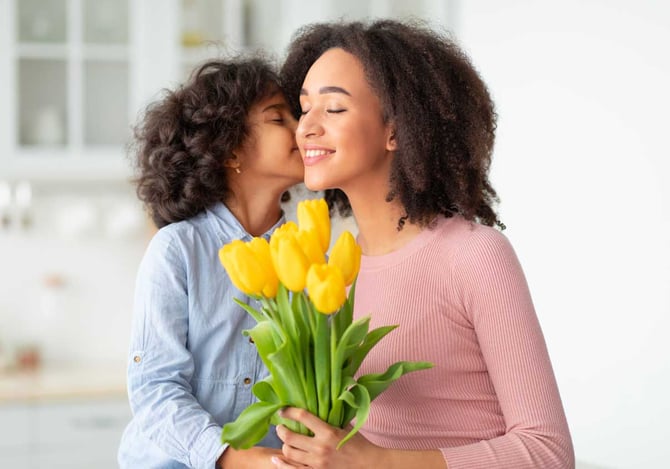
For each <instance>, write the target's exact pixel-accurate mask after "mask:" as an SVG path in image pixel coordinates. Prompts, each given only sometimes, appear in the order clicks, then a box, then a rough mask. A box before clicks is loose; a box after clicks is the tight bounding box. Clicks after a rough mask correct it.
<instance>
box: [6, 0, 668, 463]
mask: <svg viewBox="0 0 670 469" xmlns="http://www.w3.org/2000/svg"><path fill="white" fill-rule="evenodd" d="M339 17H345V18H349V19H354V18H371V17H396V18H406V17H418V18H422V19H424V20H426V21H428V22H429V23H430V24H431V25H432V26H434V27H436V28H440V29H444V30H449V31H451V32H453V34H454V35H455V37H456V39H457V40H458V41H459V42H460V43H461V45H462V46H463V47H464V48H465V50H466V51H467V52H468V54H469V55H470V56H471V57H472V60H473V62H474V64H475V65H476V66H477V67H478V69H479V70H480V72H481V73H482V75H483V77H484V79H485V81H486V82H487V83H488V84H489V86H490V89H491V92H492V94H493V96H494V98H495V101H496V103H497V107H498V113H499V127H498V140H497V145H496V150H495V156H494V164H493V169H492V180H493V183H494V186H495V187H496V188H497V190H498V192H499V194H500V197H501V199H502V205H501V210H500V211H501V215H502V220H503V221H504V222H505V224H506V225H507V226H508V229H507V231H506V234H507V236H508V237H509V238H510V239H511V241H512V243H513V245H514V246H515V248H516V250H517V253H518V255H519V257H520V259H521V262H522V264H523V266H524V269H525V271H526V274H527V277H528V281H529V284H530V287H531V291H532V293H533V297H534V300H535V303H536V307H537V312H538V316H539V318H540V321H541V324H542V326H543V329H544V332H545V336H546V339H547V344H548V347H549V352H550V354H551V357H552V361H553V364H554V368H555V372H556V376H557V379H558V382H559V387H560V390H561V394H562V396H563V401H564V405H565V409H566V412H567V416H568V420H569V423H570V426H571V430H572V435H573V439H574V443H575V449H576V454H577V459H578V467H580V468H583V469H586V468H601V469H603V468H661V467H668V466H667V464H668V463H667V461H668V460H669V459H670V450H668V449H667V448H668V447H667V440H668V438H669V437H670V431H669V430H668V425H667V422H668V421H670V405H669V404H668V402H667V396H668V395H670V349H669V346H668V343H670V342H669V341H668V339H667V335H668V333H669V332H670V177H669V176H668V173H669V171H670V163H669V161H670V159H669V157H670V155H669V151H668V144H667V134H668V130H667V128H668V126H669V124H670V119H669V118H668V111H667V110H668V109H669V108H670V92H669V91H668V83H670V54H669V53H668V44H670V4H668V3H667V2H662V1H654V0H641V1H638V2H631V1H623V0H614V1H606V0H584V1H578V0H563V1H560V2H559V1H532V0H508V1H505V2H499V1H495V0H449V1H440V0H415V1H400V0H312V1H309V0H273V1H272V0H267V1H263V0H0V467H3V468H4V467H7V468H9V467H12V468H13V467H16V468H33V467H35V468H36V467H42V466H46V465H48V466H49V467H57V468H90V467H98V468H103V467H105V468H106V467H116V463H115V452H116V446H117V444H118V441H119V437H120V432H121V431H122V429H123V427H124V425H125V423H126V421H127V419H128V418H129V410H128V405H127V401H126V397H125V374H124V372H125V359H126V348H127V345H128V336H129V328H130V318H131V314H132V311H131V304H132V295H133V287H134V280H135V271H136V268H137V265H138V263H139V261H140V258H141V256H142V253H143V251H144V248H145V246H146V244H147V241H148V240H149V239H150V237H151V235H152V233H153V228H152V226H151V224H150V222H149V221H148V220H147V218H146V216H145V214H144V212H143V210H142V207H141V206H140V204H139V203H138V202H137V200H136V197H135V194H134V190H133V187H132V185H131V184H130V182H129V179H130V177H131V175H132V169H131V164H130V159H129V157H128V156H127V154H126V145H127V143H128V142H129V138H130V127H131V124H132V123H133V122H135V121H136V119H137V117H138V115H139V113H140V112H141V110H142V109H143V108H144V106H146V104H148V103H149V102H150V101H151V100H153V99H155V98H156V97H158V96H159V94H160V90H161V89H163V88H165V87H174V86H175V85H176V84H178V83H179V82H181V81H183V80H184V79H185V78H186V77H187V76H188V73H189V71H190V70H191V69H192V68H193V67H194V65H195V64H197V63H198V62H199V61H201V60H203V59H204V58H207V57H213V56H222V55H223V56H225V55H227V54H230V53H234V52H235V51H239V50H242V49H245V48H257V47H260V48H263V49H265V50H266V51H268V52H269V53H270V54H272V55H273V56H274V57H275V58H276V59H277V60H278V61H280V60H281V58H282V55H283V53H284V49H285V47H286V45H287V43H288V41H289V40H290V37H291V34H292V32H293V31H295V29H297V28H298V27H299V26H301V25H303V24H305V23H309V22H312V21H318V20H329V19H336V18H339ZM302 193H303V194H304V192H302ZM343 226H344V225H343ZM214 255H215V253H214Z"/></svg>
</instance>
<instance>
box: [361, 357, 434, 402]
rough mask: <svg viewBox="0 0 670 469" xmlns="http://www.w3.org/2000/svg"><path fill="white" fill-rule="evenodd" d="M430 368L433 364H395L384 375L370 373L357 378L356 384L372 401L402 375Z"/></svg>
mask: <svg viewBox="0 0 670 469" xmlns="http://www.w3.org/2000/svg"><path fill="white" fill-rule="evenodd" d="M432 367H433V364H432V363H430V362H404V361H403V362H396V363H394V364H393V365H391V366H389V367H388V369H387V370H386V371H385V372H384V373H370V374H367V375H364V376H361V377H360V378H358V384H359V385H361V386H364V387H365V388H366V389H367V390H368V392H369V395H370V400H371V401H372V400H374V399H375V398H376V397H377V396H378V395H379V394H381V393H382V392H384V390H386V388H388V387H389V386H390V385H391V384H392V383H393V382H394V381H395V380H397V379H398V378H400V377H401V376H402V375H404V374H407V373H410V372H412V371H419V370H425V369H428V368H432Z"/></svg>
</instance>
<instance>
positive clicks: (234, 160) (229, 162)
mask: <svg viewBox="0 0 670 469" xmlns="http://www.w3.org/2000/svg"><path fill="white" fill-rule="evenodd" d="M223 166H224V167H225V168H230V169H234V170H235V172H237V173H238V174H239V173H240V166H241V165H240V159H239V158H238V157H237V155H236V154H235V153H233V156H231V157H230V158H226V160H225V161H224V162H223Z"/></svg>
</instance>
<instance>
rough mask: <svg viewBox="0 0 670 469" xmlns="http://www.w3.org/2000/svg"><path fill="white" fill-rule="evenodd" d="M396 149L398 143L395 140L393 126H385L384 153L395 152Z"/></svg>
mask: <svg viewBox="0 0 670 469" xmlns="http://www.w3.org/2000/svg"><path fill="white" fill-rule="evenodd" d="M397 149H398V142H397V140H396V138H395V124H393V123H391V124H388V125H387V126H386V151H396V150H397Z"/></svg>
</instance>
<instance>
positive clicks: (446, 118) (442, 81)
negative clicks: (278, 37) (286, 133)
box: [280, 20, 504, 228]
mask: <svg viewBox="0 0 670 469" xmlns="http://www.w3.org/2000/svg"><path fill="white" fill-rule="evenodd" d="M331 48H342V49H344V50H345V51H347V52H349V53H350V54H353V55H354V56H356V57H357V58H358V59H359V60H360V61H361V63H362V64H363V67H364V69H365V73H366V77H367V80H368V82H369V83H370V85H371V86H372V88H373V90H375V92H376V94H377V95H378V96H379V98H380V101H381V103H382V111H383V116H384V121H385V122H393V123H395V132H396V133H395V137H396V143H397V151H396V153H395V158H394V160H393V163H392V167H391V176H390V192H389V194H388V196H387V200H389V201H390V200H393V199H398V200H399V201H400V202H401V203H402V205H403V207H404V209H405V212H406V217H403V218H402V219H401V220H400V221H399V228H401V227H402V225H403V223H404V221H405V219H408V220H409V221H410V222H411V223H418V224H420V225H426V224H428V223H429V222H430V221H431V220H432V219H433V218H434V217H435V215H437V214H443V215H444V216H447V217H450V216H452V215H454V214H456V213H459V214H461V215H463V216H464V217H465V218H467V219H469V220H477V221H479V222H480V223H483V224H486V225H489V226H491V225H494V224H498V225H499V226H500V227H501V228H504V225H502V223H500V222H499V221H498V220H497V214H496V211H495V210H494V208H493V205H494V204H495V203H497V202H498V198H497V195H496V192H495V190H494V189H493V187H492V186H491V184H490V182H489V180H488V171H489V166H490V163H491V154H492V151H493V142H494V137H495V129H496V114H495V111H494V105H493V102H492V100H491V97H490V95H489V92H488V90H487V87H486V85H485V84H484V82H483V81H482V80H481V78H480V77H479V75H478V73H477V71H476V70H475V68H474V67H473V65H472V64H471V63H470V60H469V59H468V57H467V56H466V55H465V54H464V53H463V51H461V49H460V48H459V47H458V46H457V45H456V44H455V43H454V42H453V41H452V40H451V39H449V38H448V37H445V36H443V35H441V34H439V33H437V32H436V31H433V30H431V29H430V28H428V27H426V26H425V25H424V24H423V23H419V22H399V21H395V20H377V21H375V22H372V23H370V24H365V23H362V22H333V23H318V24H313V25H308V26H305V27H303V28H302V29H300V30H298V31H297V32H296V34H295V35H294V37H293V40H292V42H291V44H290V46H289V49H288V53H287V57H286V61H285V63H284V65H283V67H282V69H281V72H280V77H281V80H282V83H283V84H284V86H285V89H286V90H287V94H288V100H289V103H290V105H291V108H292V110H293V112H294V113H295V115H296V116H298V115H299V114H300V103H299V91H300V88H301V87H302V83H303V80H304V79H305V76H306V75H307V72H308V70H309V68H310V67H311V66H312V64H313V63H314V62H315V61H316V60H317V59H318V58H319V57H320V56H321V55H322V54H323V53H324V52H325V51H327V50H328V49H331ZM326 199H327V200H328V202H329V205H330V207H331V210H333V211H335V210H337V211H338V212H339V213H340V214H343V215H347V214H350V213H351V206H350V205H349V201H348V200H347V198H346V195H345V194H344V193H343V192H342V191H340V190H337V189H336V190H328V191H326Z"/></svg>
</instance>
